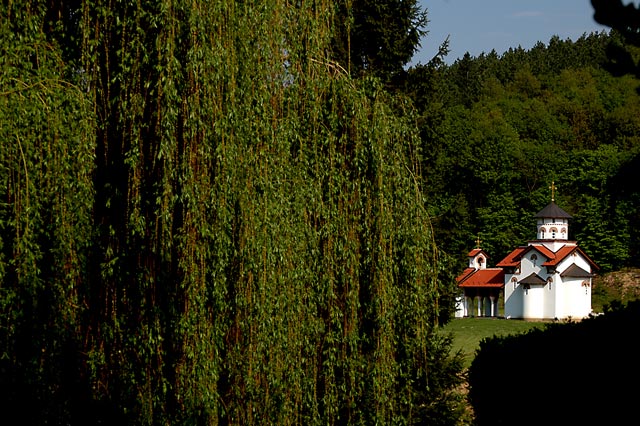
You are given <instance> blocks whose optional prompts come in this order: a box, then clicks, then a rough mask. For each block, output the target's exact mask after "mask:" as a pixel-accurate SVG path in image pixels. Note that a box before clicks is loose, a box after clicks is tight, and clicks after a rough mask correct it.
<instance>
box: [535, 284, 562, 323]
mask: <svg viewBox="0 0 640 426" xmlns="http://www.w3.org/2000/svg"><path fill="white" fill-rule="evenodd" d="M540 276H541V277H542V278H544V279H547V278H549V277H550V278H551V282H548V281H547V284H546V285H545V286H544V313H543V318H555V317H556V316H557V310H558V307H559V306H562V303H563V302H562V300H563V299H564V297H563V294H562V288H561V286H558V278H559V276H558V275H557V274H556V275H548V274H545V275H540Z"/></svg>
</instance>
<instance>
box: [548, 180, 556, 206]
mask: <svg viewBox="0 0 640 426" xmlns="http://www.w3.org/2000/svg"><path fill="white" fill-rule="evenodd" d="M549 189H550V190H551V201H555V200H556V189H558V187H557V186H556V185H555V182H554V181H551V186H550V187H549Z"/></svg>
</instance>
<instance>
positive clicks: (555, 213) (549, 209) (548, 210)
mask: <svg viewBox="0 0 640 426" xmlns="http://www.w3.org/2000/svg"><path fill="white" fill-rule="evenodd" d="M535 217H547V218H556V219H571V215H570V214H569V213H567V212H565V211H564V210H562V209H561V208H560V207H558V205H557V204H556V203H554V202H553V201H552V202H550V203H549V204H547V206H546V207H545V208H544V209H542V210H540V211H539V212H538V213H537V214H536V215H535Z"/></svg>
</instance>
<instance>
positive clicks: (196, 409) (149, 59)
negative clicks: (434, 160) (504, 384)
mask: <svg viewBox="0 0 640 426" xmlns="http://www.w3.org/2000/svg"><path fill="white" fill-rule="evenodd" d="M35 3H37V2H32V4H35ZM334 7H335V6H334V4H333V3H331V2H328V1H327V2H323V1H315V2H310V1H301V2H296V3H289V2H286V1H271V2H252V1H242V2H222V1H220V2H204V1H198V0H191V1H180V0H178V1H163V0H158V1H142V0H140V1H137V2H133V1H104V2H101V1H90V0H87V1H84V2H82V4H79V5H78V7H77V8H76V9H73V10H72V13H68V12H65V13H61V14H58V17H59V19H60V20H61V22H62V23H61V24H60V25H61V28H62V29H61V30H60V31H61V32H63V33H64V31H65V30H64V28H65V26H64V23H65V22H66V23H67V25H69V22H71V23H72V24H73V23H76V22H77V27H74V28H79V31H75V32H74V34H76V37H75V38H74V37H66V38H61V37H59V38H55V37H52V36H49V37H48V38H47V37H46V36H47V32H46V25H45V24H46V22H45V21H44V19H43V16H45V15H46V14H45V13H44V12H41V11H46V8H45V7H44V2H43V5H42V7H38V5H37V4H35V5H34V7H33V8H32V9H29V10H26V11H22V10H20V11H19V12H20V13H22V14H23V15H20V19H19V22H26V23H27V24H25V25H30V26H32V30H29V31H26V30H25V31H24V32H22V33H19V34H18V36H17V37H23V38H21V39H19V40H16V39H15V37H14V38H13V39H11V38H7V37H2V40H3V41H2V48H3V54H2V68H3V74H2V77H1V78H2V80H1V82H2V85H1V86H0V87H1V88H0V108H2V109H1V112H2V115H0V132H1V134H2V140H3V141H9V142H10V143H3V144H2V147H1V148H0V179H1V180H2V181H3V185H2V189H1V190H2V191H3V192H2V193H1V194H2V204H0V226H1V228H0V231H1V234H0V236H1V238H2V240H1V242H2V254H1V257H0V273H1V274H2V275H1V279H2V282H1V287H0V299H1V304H0V308H1V309H2V322H3V324H2V333H1V335H0V338H1V341H0V343H1V344H2V347H0V351H1V353H2V354H3V358H4V359H5V360H7V361H6V362H7V365H8V366H9V367H8V368H10V369H11V371H14V372H15V374H14V376H15V377H14V376H12V377H13V378H12V379H11V380H13V381H14V382H20V381H21V380H22V377H23V376H28V377H32V378H31V379H30V380H33V381H32V382H30V383H31V384H33V383H37V382H38V380H37V379H36V378H33V377H36V376H33V375H32V374H36V375H40V376H46V375H47V374H50V373H51V372H65V371H66V372H67V373H69V375H65V376H64V378H63V379H62V382H63V383H64V384H65V386H67V388H68V389H73V390H74V392H76V393H77V394H78V395H79V396H78V397H77V398H75V399H73V398H69V399H65V400H64V401H65V404H66V405H64V404H63V405H62V406H61V405H59V404H58V405H54V404H49V403H48V402H47V401H46V400H45V399H43V400H42V404H43V406H47V407H49V408H50V409H52V410H53V409H57V410H58V414H57V415H59V416H63V417H64V416H67V417H69V418H72V419H73V420H75V421H80V420H82V421H87V420H92V421H96V420H101V421H106V420H105V419H110V420H112V421H113V420H115V419H119V420H121V421H127V422H131V423H136V424H138V423H140V424H167V423H172V424H173V423H189V424H190V423H198V424H200V423H203V424H218V423H230V424H264V423H265V422H267V423H271V424H336V423H354V424H357V423H362V424H373V423H383V424H389V423H411V422H416V421H419V420H424V419H425V418H428V417H429V416H430V415H435V413H439V415H441V414H442V412H446V409H445V408H447V409H448V408H451V407H454V406H455V401H454V398H453V397H452V396H451V395H450V394H449V389H441V387H439V386H441V385H440V384H438V383H436V382H437V380H436V379H435V378H436V377H438V374H439V373H438V371H436V370H435V369H433V370H432V369H431V366H432V365H436V364H437V363H442V360H438V361H437V363H436V360H434V353H438V354H441V353H442V352H441V348H440V349H437V348H435V347H436V346H438V345H439V344H440V343H438V342H436V340H437V339H436V338H435V334H434V333H435V331H434V325H435V323H436V319H437V317H438V315H439V309H438V300H440V299H441V298H442V297H443V296H446V295H448V293H449V292H450V289H449V288H448V287H447V286H446V285H442V286H441V287H439V285H438V281H437V279H436V278H437V275H438V259H437V251H436V247H435V246H434V243H433V241H432V234H431V229H430V227H429V218H428V217H427V215H426V213H425V211H424V201H423V200H422V198H421V190H420V185H421V180H420V177H419V176H418V175H417V171H418V170H419V164H418V162H419V155H418V153H417V152H416V151H415V147H416V146H417V145H418V144H417V134H416V132H415V130H414V125H413V123H412V119H411V113H410V112H409V110H407V113H406V115H405V116H403V117H401V116H399V115H398V114H397V113H394V112H393V111H398V110H401V109H402V107H403V106H402V105H401V104H396V105H393V106H394V108H393V109H392V104H393V103H394V102H395V103H398V102H401V101H399V100H394V99H393V98H391V97H390V96H389V95H387V94H386V93H385V92H384V91H382V90H380V89H379V87H378V84H377V83H376V81H374V80H371V81H354V80H352V79H351V78H350V77H349V76H348V75H346V73H345V72H344V70H342V69H341V68H340V67H339V66H336V65H335V64H334V63H333V62H332V61H331V60H330V59H329V58H327V56H326V52H327V49H328V46H329V44H330V41H331V40H330V38H331V37H330V35H331V27H330V25H331V22H334V19H333V17H332V13H333V10H334ZM16 9H17V7H16V6H12V5H8V6H7V5H5V6H3V11H2V13H3V14H5V16H6V14H11V13H14V14H15V13H17V12H16ZM14 26H15V25H14V24H9V23H8V20H4V19H3V26H2V31H3V33H4V34H8V33H9V32H14V34H15V27H14ZM68 33H69V30H67V34H68ZM27 34H29V36H27ZM50 34H54V35H55V34H56V33H49V35H50ZM61 40H64V43H65V44H64V45H61ZM74 43H75V44H74ZM69 48H73V49H76V50H77V51H78V52H79V55H78V58H80V62H79V64H80V65H78V66H77V67H76V68H73V67H70V66H68V64H67V66H66V68H65V62H64V60H63V59H62V56H63V55H62V54H60V53H57V52H66V51H67V50H65V49H69ZM69 61H70V60H69ZM68 63H70V62H68ZM63 68H64V69H63ZM5 71H8V72H5ZM65 73H66V74H65ZM74 81H75V83H73V82H74ZM80 88H81V89H80ZM5 188H6V189H5ZM32 335H33V336H35V338H34V339H32V340H30V341H28V342H25V341H24V340H27V339H26V338H27V337H28V336H32ZM23 346H26V347H25V348H23ZM20 350H24V351H27V352H25V353H22V352H19V351H20ZM438 350H439V351H440V352H436V351H438ZM39 351H41V352H42V353H41V354H40V352H39ZM24 360H28V361H24ZM67 364H70V365H71V369H72V371H71V372H70V371H68V370H65V368H68V367H66V365H67ZM438 365H439V366H438V367H436V368H442V366H441V365H440V364H438ZM58 374H60V375H63V373H58ZM452 374H453V376H455V375H456V374H457V373H455V372H454V373H452ZM40 376H38V377H39V378H40ZM453 376H452V377H453ZM452 380H453V381H455V379H452ZM6 381H9V380H8V379H7V380H6ZM42 383H43V384H42V385H40V388H41V392H42V394H43V395H42V398H44V393H46V392H53V394H54V395H57V397H59V398H63V399H64V397H63V395H64V392H65V390H66V389H67V388H64V386H58V385H56V383H57V379H56V378H48V379H47V378H46V377H45V380H44V381H43V382H42ZM454 384H455V383H454ZM434 389H439V391H438V392H440V393H436V392H434V391H433V390H434ZM15 398H16V399H17V398H18V397H15ZM69 401H71V402H69ZM48 404H49V405H48ZM74 404H78V406H76V405H74ZM55 407H58V408H55ZM42 416H43V418H47V417H46V416H47V414H42Z"/></svg>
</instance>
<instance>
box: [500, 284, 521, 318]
mask: <svg viewBox="0 0 640 426" xmlns="http://www.w3.org/2000/svg"><path fill="white" fill-rule="evenodd" d="M515 276H516V278H517V275H515ZM513 277H514V275H513V274H505V286H504V316H505V318H522V296H523V290H522V286H521V285H519V284H517V283H514V282H512V281H511V278H513Z"/></svg>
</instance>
